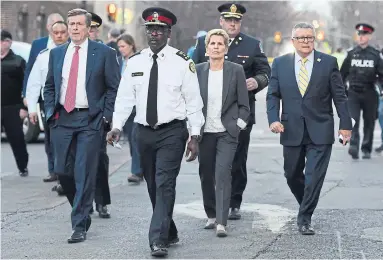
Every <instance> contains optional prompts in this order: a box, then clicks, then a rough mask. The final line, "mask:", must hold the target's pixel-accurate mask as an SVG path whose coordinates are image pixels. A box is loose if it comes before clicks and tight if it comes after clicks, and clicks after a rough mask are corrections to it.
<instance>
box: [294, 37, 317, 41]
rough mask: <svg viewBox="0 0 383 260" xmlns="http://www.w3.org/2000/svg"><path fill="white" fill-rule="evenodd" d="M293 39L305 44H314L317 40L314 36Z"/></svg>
mask: <svg viewBox="0 0 383 260" xmlns="http://www.w3.org/2000/svg"><path fill="white" fill-rule="evenodd" d="M293 39H295V40H297V41H298V42H299V43H303V42H306V41H307V42H313V41H314V40H315V37H314V36H307V37H293Z"/></svg>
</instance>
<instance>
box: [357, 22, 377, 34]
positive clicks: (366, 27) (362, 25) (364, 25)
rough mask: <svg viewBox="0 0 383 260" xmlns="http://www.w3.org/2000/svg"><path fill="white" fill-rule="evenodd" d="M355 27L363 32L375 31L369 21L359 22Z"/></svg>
mask: <svg viewBox="0 0 383 260" xmlns="http://www.w3.org/2000/svg"><path fill="white" fill-rule="evenodd" d="M355 29H356V30H357V31H358V32H362V33H373V32H374V31H375V29H374V27H372V26H371V25H369V24H367V23H358V24H357V25H355Z"/></svg>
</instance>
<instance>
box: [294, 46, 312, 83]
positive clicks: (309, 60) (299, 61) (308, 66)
mask: <svg viewBox="0 0 383 260" xmlns="http://www.w3.org/2000/svg"><path fill="white" fill-rule="evenodd" d="M306 58H307V61H306V64H305V68H306V70H307V73H308V74H309V75H307V76H308V78H309V81H310V78H311V73H312V71H313V66H314V51H312V52H311V53H310V55H309V56H307V57H306ZM301 65H302V58H301V56H299V54H298V53H295V77H296V79H297V82H299V71H300V70H301Z"/></svg>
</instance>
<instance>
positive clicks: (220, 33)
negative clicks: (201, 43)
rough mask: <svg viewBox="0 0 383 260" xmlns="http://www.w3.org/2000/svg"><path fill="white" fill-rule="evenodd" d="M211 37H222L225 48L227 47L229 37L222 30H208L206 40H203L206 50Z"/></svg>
mask: <svg viewBox="0 0 383 260" xmlns="http://www.w3.org/2000/svg"><path fill="white" fill-rule="evenodd" d="M213 35H218V36H222V37H223V42H224V44H225V46H226V47H229V35H228V34H227V32H225V30H222V29H213V30H210V31H209V32H208V33H207V35H206V38H205V47H206V48H207V46H208V45H209V42H210V38H211V37H212V36H213Z"/></svg>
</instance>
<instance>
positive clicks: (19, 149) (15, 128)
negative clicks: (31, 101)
mask: <svg viewBox="0 0 383 260" xmlns="http://www.w3.org/2000/svg"><path fill="white" fill-rule="evenodd" d="M20 108H21V106H20V105H10V106H2V107H1V127H4V132H5V134H6V135H7V140H8V142H9V144H10V145H11V148H12V152H13V155H14V157H15V160H16V165H17V168H18V169H19V171H20V172H24V171H25V169H26V168H27V166H28V160H29V154H28V152H27V145H26V143H25V140H24V133H23V122H22V121H21V119H20Z"/></svg>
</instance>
